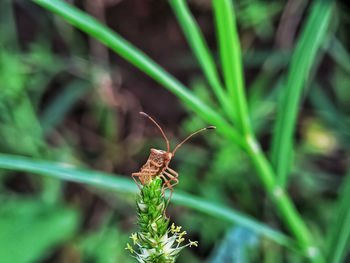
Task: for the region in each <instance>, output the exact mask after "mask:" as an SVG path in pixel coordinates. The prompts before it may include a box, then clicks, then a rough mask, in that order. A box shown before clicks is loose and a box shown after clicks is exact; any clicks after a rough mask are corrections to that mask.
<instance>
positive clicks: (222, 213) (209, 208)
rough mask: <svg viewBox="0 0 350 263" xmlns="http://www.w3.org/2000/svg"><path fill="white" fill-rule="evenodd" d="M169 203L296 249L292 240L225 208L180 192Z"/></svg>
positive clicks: (175, 193)
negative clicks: (240, 227) (193, 210)
mask: <svg viewBox="0 0 350 263" xmlns="http://www.w3.org/2000/svg"><path fill="white" fill-rule="evenodd" d="M171 201H172V202H174V203H177V204H180V205H183V206H186V207H190V208H193V209H195V210H198V211H201V212H203V213H207V214H210V215H212V216H214V217H217V218H219V219H222V220H226V221H229V222H232V223H235V224H239V225H241V226H244V227H246V228H249V229H251V230H253V231H254V232H255V233H258V234H260V235H262V236H265V237H268V238H270V239H272V240H274V241H275V242H277V243H279V244H281V245H284V246H286V247H288V248H290V249H296V243H295V242H294V241H292V239H290V238H288V237H286V236H284V235H283V234H281V233H279V232H276V231H275V230H273V229H271V228H270V227H268V226H265V225H262V224H261V223H259V222H257V221H256V220H253V219H250V218H249V217H247V216H245V215H243V214H240V213H238V212H237V211H234V210H232V209H229V208H227V207H226V206H223V205H220V204H218V203H214V202H211V201H208V200H205V199H202V198H198V197H195V196H192V195H189V194H186V193H183V192H180V191H176V192H174V195H173V197H172V199H171Z"/></svg>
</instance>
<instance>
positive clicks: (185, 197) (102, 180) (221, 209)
mask: <svg viewBox="0 0 350 263" xmlns="http://www.w3.org/2000/svg"><path fill="white" fill-rule="evenodd" d="M0 168H4V169H10V170H17V171H24V172H31V173H35V174H40V175H45V176H51V177H55V178H59V179H61V180H67V181H72V182H77V183H84V184H89V185H92V186H95V187H102V188H105V189H109V190H114V191H118V192H123V193H132V194H135V193H136V192H137V191H138V188H137V186H136V184H135V183H134V182H133V181H132V180H131V179H126V178H123V177H121V176H116V175H110V174H105V173H101V172H96V171H89V170H81V169H77V168H74V167H73V166H71V165H68V164H59V163H51V162H45V161H38V160H33V159H30V158H25V157H18V156H11V155H5V154H0ZM171 201H172V203H177V204H180V205H183V206H187V207H190V208H193V209H195V210H198V211H201V212H203V213H206V214H209V215H212V216H215V217H218V218H220V219H222V220H226V221H229V222H232V223H234V224H239V225H242V226H244V227H246V228H249V229H251V230H252V231H254V232H256V233H257V234H260V235H263V236H266V237H268V238H270V239H272V240H274V241H275V242H277V243H279V244H281V245H285V246H287V247H289V248H294V247H295V242H294V241H293V240H292V239H291V238H289V237H287V236H285V235H284V234H282V233H280V232H278V231H276V230H273V229H271V228H270V227H268V226H266V225H264V224H262V223H260V222H258V221H256V220H253V219H250V218H249V217H248V216H246V215H243V214H241V213H239V212H237V211H235V210H233V209H230V208H228V207H225V206H223V205H220V204H217V203H213V202H211V201H208V200H205V199H203V198H199V197H195V196H192V195H189V194H185V193H179V191H176V193H174V195H173V197H172V199H171Z"/></svg>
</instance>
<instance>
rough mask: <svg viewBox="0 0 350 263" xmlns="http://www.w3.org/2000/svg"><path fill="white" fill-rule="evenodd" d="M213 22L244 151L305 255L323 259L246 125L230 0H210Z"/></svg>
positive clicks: (236, 37)
mask: <svg viewBox="0 0 350 263" xmlns="http://www.w3.org/2000/svg"><path fill="white" fill-rule="evenodd" d="M213 5H214V12H215V21H216V24H217V31H218V34H219V46H220V54H221V60H222V66H223V71H224V78H225V82H226V85H227V88H228V91H229V94H230V95H231V96H230V98H231V100H232V102H233V103H234V104H235V105H236V107H237V108H236V113H237V119H238V121H239V122H240V125H239V126H240V129H241V132H242V133H243V135H244V137H245V138H246V143H247V147H246V150H247V151H248V154H249V156H250V158H251V160H252V161H253V163H254V165H255V168H256V170H257V172H258V174H259V176H260V178H261V181H262V182H263V184H264V186H265V189H266V190H267V192H268V194H269V196H270V197H271V199H272V200H273V201H274V203H275V205H276V207H277V209H278V211H279V212H280V215H281V217H282V218H283V220H284V222H285V223H286V225H287V226H288V227H289V229H290V231H291V232H292V233H293V234H294V236H295V237H296V239H297V240H298V243H299V245H300V247H301V248H302V250H303V252H304V253H305V255H306V256H308V257H309V258H310V260H311V261H313V262H324V259H323V256H322V255H321V254H320V251H319V250H318V248H317V247H316V244H315V243H314V241H313V239H312V237H311V234H310V232H309V230H308V228H307V226H306V224H305V222H304V221H303V220H302V218H301V216H300V215H299V213H298V211H297V210H296V208H295V206H294V204H293V202H292V201H291V199H290V197H289V195H288V194H287V193H286V192H285V191H284V190H283V188H282V187H280V185H279V183H278V181H277V178H276V176H275V174H274V171H273V169H272V167H271V165H270V163H269V162H268V160H267V159H266V157H265V156H264V154H263V152H262V151H261V149H260V146H259V144H258V142H257V141H256V139H255V136H254V135H253V134H254V133H253V131H252V127H251V125H250V120H249V114H248V107H247V100H246V95H245V90H244V83H243V69H242V58H241V51H240V42H239V38H238V32H237V27H236V24H235V17H234V9H233V4H232V1H231V0H214V1H213Z"/></svg>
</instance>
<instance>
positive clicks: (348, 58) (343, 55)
mask: <svg viewBox="0 0 350 263" xmlns="http://www.w3.org/2000/svg"><path fill="white" fill-rule="evenodd" d="M328 38H329V41H330V44H329V45H327V46H325V47H324V48H325V49H326V50H327V52H328V54H329V55H330V56H331V57H332V58H333V59H334V61H336V62H337V63H338V64H339V65H340V66H341V67H342V68H343V69H344V70H346V71H347V72H348V73H349V72H350V55H349V52H348V51H347V50H346V48H345V47H344V45H343V44H342V43H341V42H340V41H339V39H337V38H336V36H334V35H330V36H328Z"/></svg>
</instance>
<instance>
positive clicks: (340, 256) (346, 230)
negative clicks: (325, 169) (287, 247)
mask: <svg viewBox="0 0 350 263" xmlns="http://www.w3.org/2000/svg"><path fill="white" fill-rule="evenodd" d="M344 181H345V182H344V185H343V188H342V189H341V191H340V194H339V198H338V199H339V202H338V206H337V210H336V211H335V213H333V224H331V225H330V228H329V231H328V240H327V246H326V253H327V260H328V261H327V262H329V263H341V262H344V259H345V257H346V254H347V253H348V251H349V244H350V209H349V200H350V171H348V173H347V175H346V176H345V178H344Z"/></svg>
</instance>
